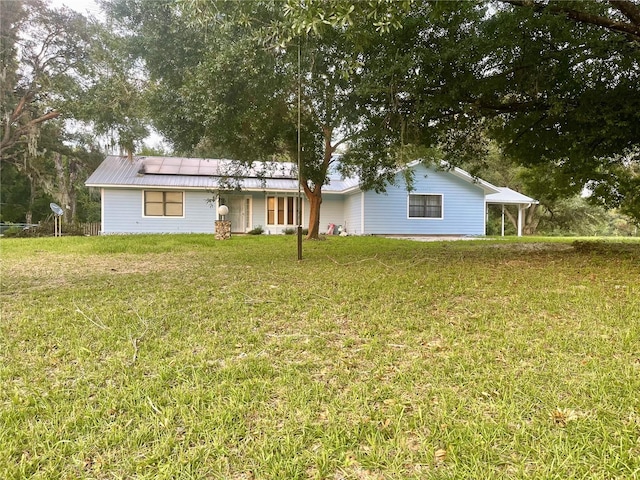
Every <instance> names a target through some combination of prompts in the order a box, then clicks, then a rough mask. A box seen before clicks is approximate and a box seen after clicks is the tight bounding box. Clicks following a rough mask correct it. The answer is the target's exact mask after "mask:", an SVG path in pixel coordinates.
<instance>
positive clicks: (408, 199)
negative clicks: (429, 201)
mask: <svg viewBox="0 0 640 480" xmlns="http://www.w3.org/2000/svg"><path fill="white" fill-rule="evenodd" d="M412 196H416V197H425V196H429V197H440V216H439V217H412V216H410V215H409V213H410V205H411V197H412ZM407 219H408V220H443V219H444V194H442V193H423V192H411V193H409V194H408V195H407Z"/></svg>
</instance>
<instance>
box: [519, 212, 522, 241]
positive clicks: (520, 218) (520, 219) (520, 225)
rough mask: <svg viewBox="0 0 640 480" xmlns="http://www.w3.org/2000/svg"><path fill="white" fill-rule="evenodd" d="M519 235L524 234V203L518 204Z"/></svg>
mask: <svg viewBox="0 0 640 480" xmlns="http://www.w3.org/2000/svg"><path fill="white" fill-rule="evenodd" d="M518 236H519V237H521V236H522V205H520V204H518Z"/></svg>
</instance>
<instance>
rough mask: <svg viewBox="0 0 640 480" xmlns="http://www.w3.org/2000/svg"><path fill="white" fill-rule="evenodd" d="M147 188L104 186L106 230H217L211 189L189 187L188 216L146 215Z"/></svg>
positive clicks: (167, 231)
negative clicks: (144, 191) (145, 195)
mask: <svg viewBox="0 0 640 480" xmlns="http://www.w3.org/2000/svg"><path fill="white" fill-rule="evenodd" d="M142 196H143V191H142V190H139V189H104V190H103V198H102V208H103V218H102V233H105V234H110V233H213V232H214V225H215V223H214V222H215V219H216V214H215V213H216V212H215V208H213V206H212V205H211V204H210V203H208V202H207V200H208V199H211V198H212V195H211V194H210V193H208V192H204V191H202V192H199V191H186V192H185V195H184V217H180V218H177V217H144V216H143V197H142Z"/></svg>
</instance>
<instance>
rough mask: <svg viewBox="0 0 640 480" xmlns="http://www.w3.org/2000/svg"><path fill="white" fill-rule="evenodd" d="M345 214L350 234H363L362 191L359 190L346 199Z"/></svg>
mask: <svg viewBox="0 0 640 480" xmlns="http://www.w3.org/2000/svg"><path fill="white" fill-rule="evenodd" d="M344 216H345V220H346V222H347V233H349V235H361V234H362V192H360V191H359V190H358V191H356V192H354V193H351V194H349V195H347V197H346V198H345V199H344Z"/></svg>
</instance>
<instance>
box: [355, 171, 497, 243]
mask: <svg viewBox="0 0 640 480" xmlns="http://www.w3.org/2000/svg"><path fill="white" fill-rule="evenodd" d="M425 175H427V176H426V177H425ZM411 193H413V194H441V195H442V196H443V198H442V202H443V218H441V219H431V218H408V196H409V192H407V189H406V187H405V186H404V181H403V180H402V179H399V180H398V182H397V186H390V187H389V188H388V189H387V193H386V194H376V193H375V192H365V194H364V195H365V213H364V222H365V231H364V232H363V233H366V234H390V235H394V234H396V235H484V234H485V211H484V191H483V190H482V188H480V187H479V186H478V185H474V184H472V183H469V182H467V181H465V180H462V179H460V178H458V177H456V176H454V175H453V174H451V173H449V172H442V171H436V170H431V169H427V168H426V167H424V166H422V165H418V166H416V167H415V176H414V183H413V191H412V192H411Z"/></svg>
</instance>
